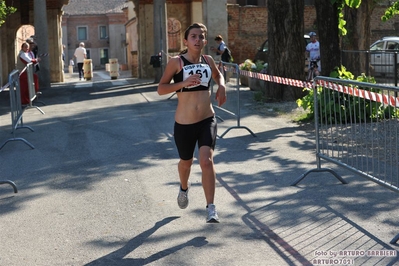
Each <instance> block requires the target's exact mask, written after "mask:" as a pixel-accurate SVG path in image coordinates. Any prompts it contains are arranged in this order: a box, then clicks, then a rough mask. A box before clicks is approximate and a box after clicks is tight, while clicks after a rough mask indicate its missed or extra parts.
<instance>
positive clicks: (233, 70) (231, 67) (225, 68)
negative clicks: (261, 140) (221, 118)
mask: <svg viewBox="0 0 399 266" xmlns="http://www.w3.org/2000/svg"><path fill="white" fill-rule="evenodd" d="M216 63H217V64H218V63H219V62H216ZM220 64H221V67H222V70H221V72H222V74H223V75H224V77H225V80H226V90H227V87H228V83H227V75H228V74H229V73H230V74H232V75H237V77H236V81H237V83H236V85H235V86H233V88H234V89H235V90H236V92H237V93H236V95H237V98H236V100H237V110H236V113H234V112H232V111H229V110H227V109H225V108H222V107H219V106H217V105H213V107H214V108H217V109H219V110H222V111H224V112H226V113H228V114H230V115H232V116H235V117H236V118H237V125H236V126H232V127H229V128H228V129H226V131H225V132H224V133H223V134H222V135H220V136H219V137H220V138H223V136H224V135H226V134H227V133H228V132H229V131H230V130H232V129H237V128H243V129H246V130H247V131H248V132H249V133H251V135H252V136H253V137H256V135H255V134H254V133H253V132H252V131H251V130H250V129H249V128H248V127H246V126H242V125H241V114H240V109H241V102H240V79H239V73H240V71H239V68H238V64H234V63H227V62H223V61H221V62H220ZM229 87H230V86H229ZM212 88H213V86H212ZM212 93H213V91H212ZM226 93H227V92H226ZM228 101H229V98H228Z"/></svg>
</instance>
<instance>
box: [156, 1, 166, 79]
mask: <svg viewBox="0 0 399 266" xmlns="http://www.w3.org/2000/svg"><path fill="white" fill-rule="evenodd" d="M166 31H167V29H166V3H165V0H154V55H157V54H158V53H160V52H162V51H165V52H167V51H168V48H167V47H168V45H167V43H168V39H167V34H166ZM161 56H162V64H161V67H159V68H154V74H155V77H154V82H155V83H158V82H159V81H160V80H161V77H162V74H163V70H164V69H165V64H166V60H167V56H166V55H164V54H163V53H162V54H161Z"/></svg>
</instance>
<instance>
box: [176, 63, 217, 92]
mask: <svg viewBox="0 0 399 266" xmlns="http://www.w3.org/2000/svg"><path fill="white" fill-rule="evenodd" d="M194 74H199V75H200V79H201V83H200V84H197V85H193V86H189V87H187V88H188V89H191V88H195V87H198V86H200V85H202V86H205V87H208V84H209V81H210V80H211V78H212V71H211V68H210V67H209V65H207V64H193V65H188V66H184V67H183V80H186V79H187V78H188V77H189V76H191V75H194Z"/></svg>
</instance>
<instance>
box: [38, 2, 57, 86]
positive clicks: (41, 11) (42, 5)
mask: <svg viewBox="0 0 399 266" xmlns="http://www.w3.org/2000/svg"><path fill="white" fill-rule="evenodd" d="M33 5H34V26H35V37H36V42H37V46H38V47H39V55H40V54H42V53H48V51H49V50H48V48H49V45H48V28H47V27H48V26H47V25H48V22H47V6H46V0H34V2H33ZM49 56H56V55H49ZM49 56H43V57H41V61H40V72H39V73H38V76H39V86H40V89H43V88H50V87H51V82H50V59H49Z"/></svg>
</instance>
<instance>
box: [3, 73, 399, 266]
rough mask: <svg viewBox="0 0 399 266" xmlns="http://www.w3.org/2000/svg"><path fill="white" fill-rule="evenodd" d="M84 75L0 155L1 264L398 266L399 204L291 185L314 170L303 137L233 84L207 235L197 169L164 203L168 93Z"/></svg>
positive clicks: (358, 184)
mask: <svg viewBox="0 0 399 266" xmlns="http://www.w3.org/2000/svg"><path fill="white" fill-rule="evenodd" d="M76 75H77V74H76ZM94 75H95V76H94V78H93V80H92V81H79V80H78V78H77V76H76V77H75V75H74V74H73V75H72V76H67V78H66V82H65V83H63V84H53V87H52V88H51V89H47V90H45V91H43V95H42V96H41V97H40V100H41V101H43V102H44V103H45V105H40V104H39V103H38V106H40V108H41V109H42V110H43V111H44V112H45V114H41V113H40V112H39V111H38V110H36V109H35V108H31V109H27V110H26V111H25V113H24V116H23V122H24V125H28V126H30V127H32V128H33V129H34V132H31V131H29V130H27V129H18V130H17V131H16V137H19V138H24V139H26V140H27V141H29V142H30V143H31V144H32V145H34V147H35V148H34V149H31V148H30V147H29V146H28V145H26V144H25V143H23V142H21V141H11V142H9V143H7V144H6V145H5V146H4V147H3V149H1V150H0V156H1V157H0V158H1V159H0V169H1V178H0V179H9V180H12V181H14V182H15V183H16V185H17V187H18V193H16V194H15V193H13V190H12V188H11V187H10V186H9V185H7V184H4V185H0V225H1V230H0V239H1V241H0V250H1V252H0V265H7V266H13V265H18V266H25V265H40V266H42V265H46V266H47V265H49V266H50V265H51V266H53V265H104V266H105V265H106V266H109V265H116V266H118V265H195V266H196V265H207V266H209V265H232V266H235V265H237V266H241V265H254V266H255V265H256V266H258V265H266V266H269V265H270V266H275V265H399V255H398V250H399V246H398V245H397V244H395V245H392V244H389V241H390V240H391V239H392V238H393V237H394V236H395V235H397V234H398V233H399V226H398V221H399V212H398V210H397V206H398V205H399V199H398V195H397V193H394V192H392V191H390V190H387V189H385V188H383V187H381V186H378V185H376V184H374V183H372V182H370V181H368V180H366V179H364V178H361V177H359V176H355V175H353V174H352V173H349V172H347V171H343V170H341V169H339V168H337V167H335V166H334V165H330V164H327V163H326V164H324V163H323V167H332V168H333V169H335V170H336V171H337V172H338V173H339V174H341V175H342V176H343V178H344V179H345V180H347V181H348V182H349V184H347V185H342V184H340V183H339V181H338V180H337V179H335V177H333V176H332V175H331V174H329V173H317V174H316V173H315V174H310V175H309V176H307V177H306V178H305V179H304V180H303V181H302V182H300V183H299V184H298V186H290V184H291V183H292V182H293V181H294V180H296V178H297V177H299V176H300V175H301V174H303V173H305V172H306V171H307V170H309V169H312V168H315V167H316V164H315V155H314V151H315V145H314V133H313V130H312V129H311V128H312V127H309V126H303V125H298V124H296V123H292V122H291V121H289V120H288V119H287V118H284V117H281V116H278V115H277V112H276V111H274V110H272V109H271V108H268V107H267V104H266V106H265V108H264V110H266V111H265V112H259V111H258V108H254V104H255V103H254V102H253V94H254V92H253V91H250V90H249V89H248V88H245V87H243V88H241V93H240V97H241V101H242V102H241V109H240V114H241V120H240V127H237V119H236V117H234V116H232V115H231V114H229V113H228V112H225V111H224V110H221V109H216V112H217V116H218V118H219V124H218V132H219V135H221V134H223V133H226V134H225V135H224V137H223V138H218V140H217V148H216V151H215V162H216V170H217V173H218V176H217V188H216V202H215V203H216V206H217V208H218V210H219V216H220V219H221V223H220V224H206V223H205V217H206V213H205V200H204V196H203V191H202V187H201V171H200V169H199V166H198V161H197V160H195V161H194V165H193V169H192V173H191V183H192V187H191V190H190V193H189V197H190V205H189V206H188V208H187V209H185V210H180V209H179V208H178V206H177V203H176V197H177V192H178V177H177V162H178V156H177V151H176V148H175V144H174V140H173V123H174V117H173V116H174V110H175V107H176V103H177V99H176V96H172V95H166V96H159V95H158V94H157V93H156V87H157V84H153V82H152V80H142V79H136V78H131V77H130V75H129V73H128V72H123V73H121V76H120V77H119V78H118V79H116V80H111V79H110V78H109V77H107V72H105V71H94ZM232 85H233V83H229V87H228V103H227V104H226V105H225V108H226V109H227V110H230V111H231V112H233V113H234V112H236V109H235V108H236V107H237V97H236V96H237V92H236V91H235V89H234V87H233V86H232ZM8 101H9V99H8V94H7V92H2V93H0V143H2V142H3V141H5V140H7V139H9V138H11V137H12V134H10V132H11V122H10V113H9V106H8ZM244 127H247V128H248V129H250V130H251V131H252V132H253V133H254V134H255V135H256V137H254V136H252V135H251V134H250V133H249V131H248V130H247V129H245V128H244ZM195 155H196V154H195ZM376 251H378V252H379V253H378V255H377V253H376ZM381 251H382V252H381ZM345 252H346V253H345Z"/></svg>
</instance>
